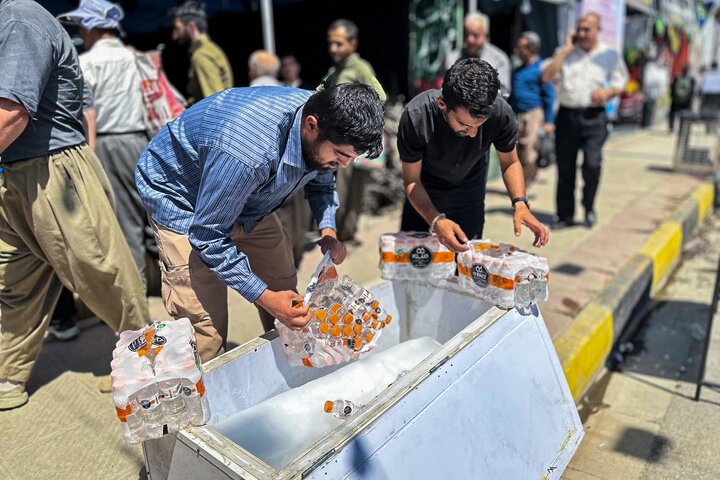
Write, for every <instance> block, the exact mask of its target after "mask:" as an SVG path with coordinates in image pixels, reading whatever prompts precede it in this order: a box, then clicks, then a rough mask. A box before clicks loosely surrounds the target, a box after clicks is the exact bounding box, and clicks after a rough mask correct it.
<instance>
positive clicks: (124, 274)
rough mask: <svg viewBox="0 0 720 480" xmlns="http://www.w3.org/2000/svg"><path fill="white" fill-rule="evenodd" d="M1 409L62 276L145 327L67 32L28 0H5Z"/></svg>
mask: <svg viewBox="0 0 720 480" xmlns="http://www.w3.org/2000/svg"><path fill="white" fill-rule="evenodd" d="M0 58H1V59H2V68H0V159H1V161H2V181H3V185H2V187H0V317H2V329H0V410H4V409H9V408H15V407H19V406H21V405H23V404H25V403H26V402H27V400H28V395H27V393H26V391H25V382H26V381H27V380H28V378H29V377H30V372H31V370H32V367H33V364H34V363H35V360H36V358H37V356H38V354H39V353H40V348H41V346H42V342H43V336H44V333H45V331H46V329H47V327H48V323H49V322H50V317H51V314H52V312H53V309H54V308H55V304H56V302H57V300H58V297H59V296H60V292H61V290H62V287H63V285H64V286H66V287H67V288H68V289H70V290H72V291H73V292H75V293H77V294H78V295H79V296H80V298H81V299H82V301H83V302H84V303H85V304H86V305H87V306H88V307H89V308H90V309H91V310H92V311H93V312H94V313H95V314H96V315H97V316H98V317H100V318H101V319H102V320H104V321H105V322H106V323H108V325H110V326H111V327H112V328H113V329H115V330H128V329H137V328H141V327H142V326H143V325H145V324H147V322H148V320H149V313H148V308H147V302H146V300H145V291H144V287H143V284H142V280H141V279H140V274H139V273H138V271H137V268H136V267H135V265H134V263H133V262H132V257H131V255H130V250H129V249H128V247H127V244H126V243H125V239H124V238H123V236H122V232H121V231H120V227H119V226H118V223H117V220H116V219H115V214H114V211H113V208H114V200H113V196H112V192H111V190H110V184H109V183H108V180H107V177H106V176H105V173H104V172H103V170H102V166H101V165H100V163H99V161H98V159H97V157H96V156H95V154H94V153H93V152H92V150H91V149H90V148H89V147H88V146H87V145H86V144H85V135H84V133H83V126H82V122H81V117H82V103H83V95H82V82H83V78H82V74H81V73H80V66H79V64H78V57H77V53H76V52H75V49H74V47H73V44H72V41H71V40H70V37H69V36H68V34H67V33H66V32H65V30H63V28H62V27H61V26H60V24H59V23H58V22H57V20H55V19H54V18H53V17H52V15H50V13H49V12H48V11H47V10H45V9H43V8H42V7H41V6H40V5H39V4H38V3H36V2H34V1H32V0H1V1H0Z"/></svg>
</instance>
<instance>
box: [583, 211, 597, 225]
mask: <svg viewBox="0 0 720 480" xmlns="http://www.w3.org/2000/svg"><path fill="white" fill-rule="evenodd" d="M596 223H597V216H595V212H593V211H592V210H590V211H589V212H585V226H586V227H587V228H592V227H594V226H595V224H596Z"/></svg>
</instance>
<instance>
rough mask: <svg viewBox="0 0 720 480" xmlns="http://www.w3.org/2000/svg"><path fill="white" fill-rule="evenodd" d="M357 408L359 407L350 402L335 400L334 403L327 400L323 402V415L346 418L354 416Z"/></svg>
mask: <svg viewBox="0 0 720 480" xmlns="http://www.w3.org/2000/svg"><path fill="white" fill-rule="evenodd" d="M358 408H359V407H358V406H357V405H355V404H354V403H353V402H351V401H350V400H335V401H334V402H333V401H331V400H328V401H326V402H325V406H324V407H323V410H325V413H330V414H332V416H333V417H336V418H348V417H351V416H352V415H354V414H355V412H356V411H357V410H358Z"/></svg>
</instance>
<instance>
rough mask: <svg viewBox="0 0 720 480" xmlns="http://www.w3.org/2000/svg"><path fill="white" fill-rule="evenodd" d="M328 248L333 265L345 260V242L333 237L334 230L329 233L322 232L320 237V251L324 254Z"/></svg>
mask: <svg viewBox="0 0 720 480" xmlns="http://www.w3.org/2000/svg"><path fill="white" fill-rule="evenodd" d="M328 250H330V258H331V259H332V261H333V263H334V264H335V265H340V264H341V263H342V262H344V261H345V255H347V248H345V244H343V243H342V242H341V241H340V240H338V239H337V238H335V232H333V233H332V234H331V235H328V234H325V233H323V237H322V238H321V239H320V251H321V252H322V253H323V254H325V253H326V252H327V251H328Z"/></svg>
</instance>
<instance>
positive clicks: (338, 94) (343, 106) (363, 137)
mask: <svg viewBox="0 0 720 480" xmlns="http://www.w3.org/2000/svg"><path fill="white" fill-rule="evenodd" d="M309 115H312V116H313V117H315V118H316V119H317V122H318V128H319V130H320V132H319V136H318V140H320V141H325V140H329V141H330V142H332V143H334V144H336V145H350V146H352V147H353V148H354V149H355V151H356V152H358V153H359V154H363V153H365V154H366V155H367V156H368V157H369V158H376V157H377V156H378V155H380V153H382V134H383V123H384V119H383V106H382V102H381V101H380V96H379V95H378V94H377V92H376V91H375V90H373V88H372V87H370V86H368V85H365V84H363V83H360V82H350V83H341V84H340V85H336V86H334V87H329V88H326V89H324V90H321V91H319V92H317V93H315V94H313V96H312V97H310V98H309V99H308V101H307V103H306V104H305V107H304V108H303V120H304V119H305V118H307V117H308V116H309Z"/></svg>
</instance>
